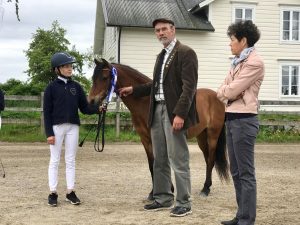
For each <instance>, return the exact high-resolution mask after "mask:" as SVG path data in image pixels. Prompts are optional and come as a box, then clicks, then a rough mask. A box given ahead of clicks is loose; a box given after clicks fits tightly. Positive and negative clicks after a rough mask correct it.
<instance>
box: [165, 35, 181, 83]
mask: <svg viewBox="0 0 300 225" xmlns="http://www.w3.org/2000/svg"><path fill="white" fill-rule="evenodd" d="M179 45H180V42H179V41H178V40H177V41H176V44H175V46H174V48H173V50H172V51H171V53H170V55H169V57H168V58H167V61H166V63H165V67H164V75H163V78H165V76H166V74H167V73H168V71H169V68H170V66H171V64H172V62H173V60H174V56H175V55H176V53H177V51H178V47H179Z"/></svg>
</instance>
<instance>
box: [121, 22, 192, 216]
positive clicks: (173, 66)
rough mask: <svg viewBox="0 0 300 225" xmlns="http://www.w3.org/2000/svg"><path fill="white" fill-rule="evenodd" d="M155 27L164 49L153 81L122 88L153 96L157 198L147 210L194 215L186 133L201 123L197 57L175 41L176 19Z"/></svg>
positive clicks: (151, 117) (124, 92) (151, 120)
mask: <svg viewBox="0 0 300 225" xmlns="http://www.w3.org/2000/svg"><path fill="white" fill-rule="evenodd" d="M152 25H153V27H154V30H155V34H156V36H157V38H158V40H159V41H160V42H161V43H162V44H163V47H164V49H163V50H162V52H161V53H160V54H159V55H158V57H157V60H156V63H155V66H154V72H153V82H150V83H147V84H144V85H140V86H136V87H132V86H130V87H124V88H121V89H120V90H119V93H120V95H121V96H127V95H128V94H133V95H134V96H136V97H143V96H147V95H150V108H149V120H148V125H149V127H150V128H151V138H152V145H153V151H154V157H155V160H154V166H153V171H154V181H153V184H154V186H153V197H154V201H153V203H151V204H147V205H145V206H144V209H145V210H152V211H158V210H162V209H166V208H172V210H171V214H170V216H185V215H188V214H191V213H192V210H191V201H190V194H191V179H190V167H189V150H188V145H187V141H186V131H187V128H189V127H190V126H192V125H194V124H196V123H197V122H198V118H197V114H196V102H195V93H196V89H197V80H198V59H197V55H196V53H195V51H194V50H193V49H191V48H190V47H188V46H186V45H183V44H181V43H180V42H179V41H178V40H177V39H176V37H175V25H174V22H173V21H172V20H170V19H167V18H159V19H156V20H154V21H153V24H152ZM171 168H172V169H173V171H174V174H175V180H176V190H177V195H176V199H175V204H174V194H173V193H172V191H171V186H172V182H171ZM173 205H175V207H173Z"/></svg>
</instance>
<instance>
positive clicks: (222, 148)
mask: <svg viewBox="0 0 300 225" xmlns="http://www.w3.org/2000/svg"><path fill="white" fill-rule="evenodd" d="M215 167H216V170H217V173H218V175H219V177H220V179H221V181H222V180H225V181H229V172H228V159H227V154H226V134H225V124H224V125H223V128H222V131H221V133H220V136H219V138H218V143H217V148H216V161H215Z"/></svg>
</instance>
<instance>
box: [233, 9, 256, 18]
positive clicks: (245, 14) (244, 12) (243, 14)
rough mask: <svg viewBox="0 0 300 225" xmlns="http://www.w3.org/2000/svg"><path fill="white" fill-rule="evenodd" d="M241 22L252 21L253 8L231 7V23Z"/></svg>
mask: <svg viewBox="0 0 300 225" xmlns="http://www.w3.org/2000/svg"><path fill="white" fill-rule="evenodd" d="M242 20H252V21H254V6H251V5H242V6H234V7H233V22H239V21H242Z"/></svg>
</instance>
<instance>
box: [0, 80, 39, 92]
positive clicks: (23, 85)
mask: <svg viewBox="0 0 300 225" xmlns="http://www.w3.org/2000/svg"><path fill="white" fill-rule="evenodd" d="M0 89H1V90H4V92H5V94H6V95H40V93H41V92H42V91H44V89H45V85H43V84H41V83H40V84H39V83H29V82H23V81H20V80H16V79H9V80H8V81H6V83H4V84H0Z"/></svg>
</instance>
